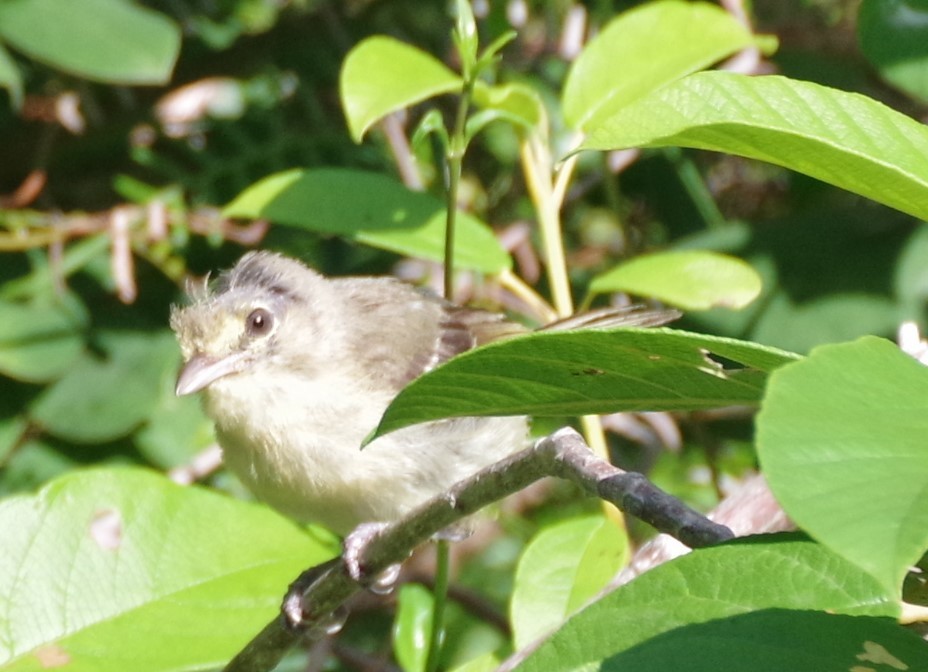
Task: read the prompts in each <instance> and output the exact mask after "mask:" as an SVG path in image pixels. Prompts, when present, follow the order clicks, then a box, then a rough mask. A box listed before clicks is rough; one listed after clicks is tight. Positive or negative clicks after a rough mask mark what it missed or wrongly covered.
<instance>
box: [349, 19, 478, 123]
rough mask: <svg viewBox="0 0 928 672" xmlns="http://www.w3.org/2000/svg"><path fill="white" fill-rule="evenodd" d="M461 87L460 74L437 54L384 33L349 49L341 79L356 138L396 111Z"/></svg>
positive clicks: (350, 121)
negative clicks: (432, 54) (431, 53)
mask: <svg viewBox="0 0 928 672" xmlns="http://www.w3.org/2000/svg"><path fill="white" fill-rule="evenodd" d="M462 86H463V82H462V80H461V78H460V77H459V76H458V75H456V74H455V73H454V72H452V71H451V70H449V69H448V68H447V67H445V66H444V65H443V64H442V63H441V62H440V61H438V60H437V59H436V58H434V57H433V56H430V55H429V54H427V53H425V52H424V51H422V50H421V49H417V48H416V47H413V46H410V45H408V44H403V43H402V42H399V41H397V40H394V39H393V38H390V37H384V36H383V35H376V36H374V37H369V38H367V39H366V40H363V41H362V42H360V43H358V44H357V45H356V46H355V47H354V48H353V49H352V50H351V51H350V52H349V53H348V56H347V57H346V58H345V62H344V63H343V64H342V71H341V77H340V81H339V90H340V92H341V98H342V107H343V108H344V110H345V117H346V118H347V120H348V129H349V130H350V131H351V137H352V138H353V139H354V141H355V142H361V138H363V137H364V134H365V133H366V132H367V129H369V128H370V127H371V125H373V124H374V123H375V122H376V121H378V120H379V119H381V118H383V117H384V116H386V115H388V114H390V113H391V112H396V111H397V110H401V109H403V108H404V107H409V106H410V105H414V104H416V103H420V102H422V101H423V100H426V99H428V98H431V97H432V96H437V95H438V94H441V93H450V92H452V91H460V90H461V87H462Z"/></svg>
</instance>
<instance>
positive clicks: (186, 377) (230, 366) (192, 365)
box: [174, 352, 245, 397]
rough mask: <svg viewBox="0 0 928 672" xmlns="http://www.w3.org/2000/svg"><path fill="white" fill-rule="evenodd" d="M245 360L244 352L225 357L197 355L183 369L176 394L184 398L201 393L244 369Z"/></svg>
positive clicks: (178, 378) (175, 390) (178, 376)
mask: <svg viewBox="0 0 928 672" xmlns="http://www.w3.org/2000/svg"><path fill="white" fill-rule="evenodd" d="M244 359H245V353H243V352H234V353H232V354H230V355H226V356H225V357H210V356H209V355H203V354H196V355H194V356H193V357H191V358H190V359H189V360H188V361H187V363H186V364H184V365H183V366H182V367H181V369H180V373H179V374H178V375H177V386H176V387H175V388H174V393H175V394H176V395H177V396H178V397H182V396H184V395H185V394H193V393H194V392H199V391H200V390H202V389H203V388H205V387H207V386H208V385H211V384H212V383H214V382H215V381H217V380H219V379H220V378H222V377H223V376H228V375H229V374H230V373H237V372H239V371H241V370H242V368H244V367H243V365H244Z"/></svg>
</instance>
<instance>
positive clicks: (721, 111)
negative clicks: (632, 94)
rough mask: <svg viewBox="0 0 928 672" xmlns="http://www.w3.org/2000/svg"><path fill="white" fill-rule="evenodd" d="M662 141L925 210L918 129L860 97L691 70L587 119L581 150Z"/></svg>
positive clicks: (925, 146) (925, 159)
mask: <svg viewBox="0 0 928 672" xmlns="http://www.w3.org/2000/svg"><path fill="white" fill-rule="evenodd" d="M672 145H679V146H683V147H695V148H699V149H710V150H714V151H719V152H728V153H730V154H738V155H741V156H747V157H750V158H754V159H760V160H762V161H768V162H770V163H775V164H777V165H780V166H785V167H786V168H790V169H792V170H796V171H799V172H801V173H805V174H807V175H811V176H812V177H815V178H818V179H820V180H823V181H825V182H830V183H831V184H834V185H836V186H839V187H842V188H843V189H847V190H849V191H853V192H855V193H858V194H861V195H863V196H866V197H868V198H872V199H873V200H875V201H877V202H879V203H884V204H885V205H889V206H891V207H894V208H897V209H899V210H901V211H903V212H907V213H909V214H911V215H914V216H916V217H919V218H921V219H928V128H926V127H925V126H924V125H923V124H920V123H919V122H917V121H915V120H914V119H911V118H910V117H907V116H905V115H904V114H901V113H899V112H896V111H895V110H892V109H890V108H888V107H886V106H885V105H883V104H881V103H878V102H876V101H875V100H872V99H870V98H867V97H866V96H861V95H859V94H855V93H847V92H845V91H838V90H837V89H831V88H828V87H825V86H820V85H818V84H813V83H811V82H801V81H797V80H793V79H788V78H786V77H778V76H767V77H747V76H744V75H736V74H732V73H727V72H700V73H696V74H695V75H690V76H689V77H685V78H684V79H681V80H679V81H677V82H674V83H673V84H669V85H668V86H666V87H664V88H663V89H660V90H659V91H656V92H655V93H653V94H651V95H649V96H646V97H645V98H643V99H641V100H639V101H638V102H636V103H634V104H633V105H631V106H629V107H625V108H623V109H621V110H619V111H618V112H616V113H615V114H613V115H611V116H609V117H608V118H606V119H603V120H602V121H601V122H599V123H597V124H596V125H595V126H591V127H590V128H589V135H588V136H587V139H586V141H585V142H584V143H583V145H582V149H608V150H611V149H622V148H627V147H665V146H672Z"/></svg>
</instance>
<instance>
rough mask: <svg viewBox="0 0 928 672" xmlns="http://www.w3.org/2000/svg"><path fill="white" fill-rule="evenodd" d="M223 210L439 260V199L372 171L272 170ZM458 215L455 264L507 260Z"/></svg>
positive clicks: (481, 229)
mask: <svg viewBox="0 0 928 672" xmlns="http://www.w3.org/2000/svg"><path fill="white" fill-rule="evenodd" d="M224 214H225V215H226V216H228V217H249V218H257V217H262V218H266V219H270V220H272V221H274V222H277V223H279V224H284V225H288V226H296V227H300V228H305V229H309V230H311V231H316V232H318V233H323V234H333V235H339V236H344V237H346V238H349V239H352V240H357V241H359V242H362V243H366V244H368V245H373V246H374V247H379V248H381V249H386V250H390V251H393V252H398V253H400V254H404V255H410V256H416V257H421V258H424V259H430V260H432V261H439V262H440V261H443V260H444V240H445V206H444V204H443V203H441V202H440V201H439V200H438V199H436V198H434V197H433V196H430V195H429V194H424V193H421V192H416V191H410V190H409V189H406V188H405V187H404V186H402V185H401V184H399V183H398V182H395V181H393V180H391V179H390V178H388V177H385V176H383V175H378V174H376V173H369V172H366V171H360V170H346V169H319V170H290V171H286V172H283V173H277V174H276V175H271V176H270V177H266V178H264V179H263V180H261V181H259V182H257V183H256V184H254V185H252V186H251V187H249V188H248V189H246V190H245V191H244V192H242V193H241V194H240V195H239V196H238V197H237V198H236V199H235V200H234V201H232V203H230V204H229V205H228V206H226V208H225V210H224ZM458 215H459V216H458V219H457V226H456V228H455V248H454V249H455V254H454V261H455V266H456V267H458V268H467V269H472V270H477V271H481V272H483V273H487V274H496V273H499V272H500V271H502V270H503V269H505V268H509V267H510V266H511V264H512V260H511V258H510V257H509V254H508V253H507V252H506V251H505V250H504V249H503V248H502V246H501V245H500V244H499V241H497V240H496V237H495V236H494V235H493V232H492V231H491V230H490V228H489V227H488V226H486V225H485V224H483V223H482V222H481V221H480V220H478V219H476V218H474V217H471V216H470V215H468V214H466V213H463V212H462V213H458Z"/></svg>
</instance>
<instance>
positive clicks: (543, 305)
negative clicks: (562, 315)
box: [499, 268, 557, 324]
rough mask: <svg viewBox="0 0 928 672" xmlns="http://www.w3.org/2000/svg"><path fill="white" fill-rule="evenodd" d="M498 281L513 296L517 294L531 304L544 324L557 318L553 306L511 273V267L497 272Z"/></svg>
mask: <svg viewBox="0 0 928 672" xmlns="http://www.w3.org/2000/svg"><path fill="white" fill-rule="evenodd" d="M499 281H500V284H502V286H503V287H505V288H506V289H508V290H509V291H510V292H512V294H513V295H514V296H517V297H518V298H520V299H522V300H523V301H525V303H527V304H528V305H529V306H531V307H532V310H534V311H535V313H536V314H537V315H538V317H539V318H540V319H541V320H542V322H544V323H545V324H547V323H548V322H554V320H556V319H557V313H556V312H555V310H554V308H552V307H551V305H550V304H549V303H548V302H547V301H545V300H544V298H542V297H541V296H540V295H539V294H538V292H536V291H535V290H534V289H532V287H531V286H530V285H528V284H526V283H525V281H524V280H523V279H522V278H520V277H519V276H518V275H516V274H515V273H513V272H512V270H511V269H508V268H505V269H503V270H502V272H501V273H500V274H499Z"/></svg>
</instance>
